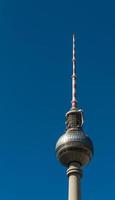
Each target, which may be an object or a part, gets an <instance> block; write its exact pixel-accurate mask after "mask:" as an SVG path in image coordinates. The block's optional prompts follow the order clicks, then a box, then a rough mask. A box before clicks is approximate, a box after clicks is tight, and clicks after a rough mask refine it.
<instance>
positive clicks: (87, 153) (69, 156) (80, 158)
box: [56, 127, 93, 167]
mask: <svg viewBox="0 0 115 200" xmlns="http://www.w3.org/2000/svg"><path fill="white" fill-rule="evenodd" d="M56 154H57V158H58V160H59V161H60V162H61V163H62V164H63V165H64V166H67V167H68V165H69V164H70V163H71V162H79V163H80V165H81V166H84V165H86V164H87V163H88V162H89V161H90V160H91V158H92V156H93V144H92V141H91V140H90V138H89V137H88V136H87V135H86V134H84V132H83V129H82V128H81V127H80V128H78V129H76V130H71V129H68V130H67V131H66V133H65V134H64V135H62V136H61V137H60V138H59V140H58V141H57V144H56Z"/></svg>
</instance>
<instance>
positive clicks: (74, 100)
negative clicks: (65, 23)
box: [71, 34, 77, 109]
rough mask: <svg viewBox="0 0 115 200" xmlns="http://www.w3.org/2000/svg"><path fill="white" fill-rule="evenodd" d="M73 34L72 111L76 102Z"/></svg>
mask: <svg viewBox="0 0 115 200" xmlns="http://www.w3.org/2000/svg"><path fill="white" fill-rule="evenodd" d="M75 53H76V52H75V34H73V52H72V54H73V56H72V65H73V72H72V101H71V103H72V109H76V107H77V100H76V57H75Z"/></svg>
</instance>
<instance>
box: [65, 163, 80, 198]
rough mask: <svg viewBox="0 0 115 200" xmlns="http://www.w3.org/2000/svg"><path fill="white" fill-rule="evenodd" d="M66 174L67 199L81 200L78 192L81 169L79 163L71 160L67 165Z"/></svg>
mask: <svg viewBox="0 0 115 200" xmlns="http://www.w3.org/2000/svg"><path fill="white" fill-rule="evenodd" d="M67 175H68V179H69V184H68V200H81V193H80V177H81V169H80V164H79V163H77V162H73V163H71V164H70V165H69V168H68V170H67Z"/></svg>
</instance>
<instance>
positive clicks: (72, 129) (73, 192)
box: [56, 34, 93, 200]
mask: <svg viewBox="0 0 115 200" xmlns="http://www.w3.org/2000/svg"><path fill="white" fill-rule="evenodd" d="M72 65H73V74H72V101H71V104H72V106H71V109H70V110H69V111H68V112H67V113H66V131H65V133H64V134H63V135H62V136H61V137H60V138H59V139H58V141H57V143H56V155H57V158H58V160H59V161H60V162H61V163H62V164H63V165H64V166H65V167H67V176H68V179H69V188H68V190H69V191H68V200H80V199H81V197H80V196H81V195H80V178H81V176H82V168H83V167H84V166H85V165H86V164H88V163H89V161H90V160H91V158H92V156H93V143H92V141H91V139H90V138H89V137H88V136H87V135H86V134H85V133H84V131H83V111H82V110H81V109H78V106H77V99H76V57H75V35H74V34H73V58H72Z"/></svg>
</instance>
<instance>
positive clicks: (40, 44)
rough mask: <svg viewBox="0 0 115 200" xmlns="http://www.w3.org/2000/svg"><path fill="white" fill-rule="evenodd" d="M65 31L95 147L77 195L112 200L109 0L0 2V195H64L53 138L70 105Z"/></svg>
mask: <svg viewBox="0 0 115 200" xmlns="http://www.w3.org/2000/svg"><path fill="white" fill-rule="evenodd" d="M73 32H75V33H76V38H77V42H76V43H77V75H78V81H77V96H78V102H79V107H80V108H83V109H84V117H85V118H84V120H85V123H84V130H85V132H86V133H87V134H88V135H89V136H90V137H91V138H92V140H93V142H94V147H95V155H94V158H93V160H92V161H91V163H90V164H89V165H88V166H87V167H86V168H85V170H84V176H83V178H82V184H81V185H82V199H83V200H89V199H90V200H97V199H98V200H99V199H100V200H102V199H104V200H108V199H109V198H111V199H115V192H114V190H115V189H114V187H115V186H114V185H115V3H114V1H112V0H108V1H106V0H96V1H92V0H87V1H86V0H84V1H81V0H80V1H77V0H71V1H68V0H63V1H62V0H58V1H53V0H49V1H40V0H20V1H16V0H10V1H9V0H1V1H0V199H1V200H26V199H27V200H40V199H42V200H46V199H50V200H54V199H55V200H59V199H60V200H61V199H63V200H66V199H67V187H68V185H67V184H68V183H67V177H66V169H65V168H64V167H62V166H61V165H60V164H59V163H58V161H57V160H56V158H55V143H56V141H57V139H58V137H59V136H60V135H61V134H63V133H64V131H65V113H66V112H67V111H68V110H69V109H70V102H71V71H72V70H71V66H72V65H71V58H72V33H73Z"/></svg>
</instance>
